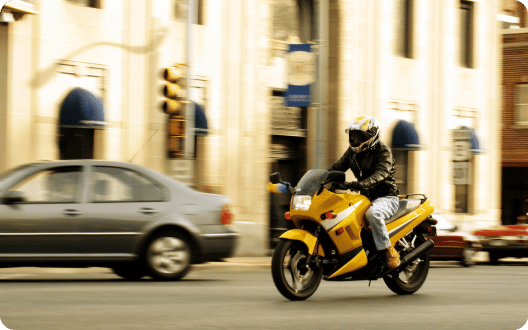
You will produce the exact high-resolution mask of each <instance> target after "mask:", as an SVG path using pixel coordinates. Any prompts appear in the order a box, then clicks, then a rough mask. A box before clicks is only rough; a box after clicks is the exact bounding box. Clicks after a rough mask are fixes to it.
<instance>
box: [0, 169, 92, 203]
mask: <svg viewBox="0 0 528 330" xmlns="http://www.w3.org/2000/svg"><path fill="white" fill-rule="evenodd" d="M81 173H82V167H81V166H59V167H53V168H48V169H46V170H42V171H39V172H36V173H33V174H31V175H29V176H27V177H26V178H24V179H22V180H21V181H19V182H17V183H16V184H14V185H13V186H12V187H11V188H10V189H9V191H18V192H21V193H23V196H24V198H25V202H26V203H71V202H76V201H78V199H79V193H80V190H81V189H80V188H81Z"/></svg>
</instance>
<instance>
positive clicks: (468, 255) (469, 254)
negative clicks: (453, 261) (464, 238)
mask: <svg viewBox="0 0 528 330" xmlns="http://www.w3.org/2000/svg"><path fill="white" fill-rule="evenodd" d="M475 253H476V251H475V248H474V247H473V246H471V245H469V246H467V247H465V248H464V251H462V265H463V266H464V267H471V266H473V265H474V264H475V259H474V258H475Z"/></svg>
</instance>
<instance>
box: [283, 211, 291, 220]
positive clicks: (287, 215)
mask: <svg viewBox="0 0 528 330" xmlns="http://www.w3.org/2000/svg"><path fill="white" fill-rule="evenodd" d="M284 219H286V220H291V214H290V212H286V213H284Z"/></svg>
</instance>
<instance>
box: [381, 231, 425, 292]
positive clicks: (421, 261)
mask: <svg viewBox="0 0 528 330" xmlns="http://www.w3.org/2000/svg"><path fill="white" fill-rule="evenodd" d="M402 239H403V240H405V241H406V242H407V245H408V246H410V249H409V250H408V251H406V252H407V253H408V252H411V251H412V250H414V248H415V247H417V246H418V245H420V244H422V243H424V242H425V238H424V237H423V235H422V234H421V233H417V232H414V231H412V232H411V233H409V234H408V235H407V236H405V237H404V238H402ZM398 244H400V246H401V243H397V244H396V245H398ZM396 250H400V249H399V248H398V246H397V249H396ZM400 254H401V253H400ZM429 264H430V257H429V252H427V253H425V254H424V255H422V256H421V257H420V258H418V259H416V260H415V261H413V262H411V263H410V264H409V265H407V266H406V267H405V268H404V269H403V270H402V271H401V272H399V273H398V274H397V275H386V276H384V277H383V281H385V284H387V286H388V287H389V289H391V290H392V292H394V293H397V294H411V293H414V292H416V291H418V289H419V288H421V287H422V285H423V283H424V282H425V279H426V278H427V274H428V273H429Z"/></svg>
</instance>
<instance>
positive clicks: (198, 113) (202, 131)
mask: <svg viewBox="0 0 528 330" xmlns="http://www.w3.org/2000/svg"><path fill="white" fill-rule="evenodd" d="M193 103H194V102H193ZM194 132H195V134H197V135H207V118H206V117H205V112H204V108H203V106H201V105H199V104H196V103H194Z"/></svg>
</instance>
